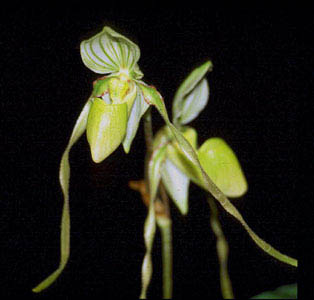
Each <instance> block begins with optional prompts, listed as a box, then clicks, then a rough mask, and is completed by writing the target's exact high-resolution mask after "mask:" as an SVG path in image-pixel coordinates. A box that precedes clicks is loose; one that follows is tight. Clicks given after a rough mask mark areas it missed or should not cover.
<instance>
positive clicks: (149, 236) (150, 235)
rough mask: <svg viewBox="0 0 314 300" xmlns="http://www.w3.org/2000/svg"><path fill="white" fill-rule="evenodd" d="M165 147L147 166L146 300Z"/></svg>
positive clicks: (150, 274)
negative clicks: (156, 205)
mask: <svg viewBox="0 0 314 300" xmlns="http://www.w3.org/2000/svg"><path fill="white" fill-rule="evenodd" d="M165 154H166V147H165V146H163V147H160V148H158V149H156V150H155V151H154V152H153V154H152V156H151V158H150V161H149V164H148V180H149V197H150V200H149V207H148V215H147V218H146V220H145V224H144V241H145V246H146V253H145V256H144V259H143V264H142V289H141V295H140V299H146V293H147V288H148V286H149V283H150V280H151V278H152V273H153V264H152V247H153V242H154V237H155V232H156V217H155V207H154V201H155V198H156V195H157V190H158V186H159V182H160V177H161V175H160V168H161V166H162V163H163V160H164V159H165Z"/></svg>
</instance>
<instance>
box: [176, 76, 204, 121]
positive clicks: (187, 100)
mask: <svg viewBox="0 0 314 300" xmlns="http://www.w3.org/2000/svg"><path fill="white" fill-rule="evenodd" d="M208 98H209V86H208V83H207V80H206V78H204V79H202V80H201V81H200V82H199V83H198V84H197V85H196V86H195V88H194V89H193V90H192V91H191V92H190V93H189V94H188V95H187V96H186V97H184V100H183V101H182V111H181V115H180V117H179V123H180V124H187V123H189V122H191V121H193V120H194V119H195V118H196V117H197V116H198V115H199V114H200V112H201V111H202V110H203V109H204V108H205V106H206V105H207V103H208Z"/></svg>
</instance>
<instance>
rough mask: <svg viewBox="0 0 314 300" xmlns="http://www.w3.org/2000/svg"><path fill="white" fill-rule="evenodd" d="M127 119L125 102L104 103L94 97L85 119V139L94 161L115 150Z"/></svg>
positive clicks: (119, 142)
mask: <svg viewBox="0 0 314 300" xmlns="http://www.w3.org/2000/svg"><path fill="white" fill-rule="evenodd" d="M127 120H128V108H127V103H121V104H106V103H105V102H104V101H103V100H101V99H99V98H95V99H94V100H93V104H92V107H91V109H90V112H89V115H88V120H87V128H86V134H87V140H88V142H89V145H90V149H91V155H92V159H93V161H94V162H96V163H99V162H101V161H103V160H104V159H105V158H106V157H108V156H109V155H110V154H111V153H112V152H113V151H115V150H116V149H117V148H118V146H119V145H120V144H121V142H122V140H123V139H124V136H125V133H126V127H127Z"/></svg>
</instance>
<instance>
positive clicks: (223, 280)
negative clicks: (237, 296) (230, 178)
mask: <svg viewBox="0 0 314 300" xmlns="http://www.w3.org/2000/svg"><path fill="white" fill-rule="evenodd" d="M207 201H208V204H209V206H210V211H211V213H210V225H211V227H212V230H213V232H214V234H215V235H216V238H217V242H216V246H217V254H218V259H219V272H220V288H221V293H222V296H223V298H224V299H234V295H233V290H232V285H231V280H230V277H229V274H228V252H229V246H228V243H227V240H226V238H225V235H224V233H223V231H222V227H221V224H220V221H219V218H218V209H217V205H216V203H215V201H214V199H213V198H212V197H210V196H209V197H208V198H207Z"/></svg>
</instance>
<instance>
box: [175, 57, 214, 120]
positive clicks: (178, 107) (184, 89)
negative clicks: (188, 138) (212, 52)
mask: <svg viewBox="0 0 314 300" xmlns="http://www.w3.org/2000/svg"><path fill="white" fill-rule="evenodd" d="M212 67H213V64H212V62H211V61H207V62H206V63H204V64H202V65H201V66H200V67H198V68H196V69H194V70H193V71H192V72H191V73H190V74H189V76H188V77H187V78H186V79H185V80H184V81H183V83H182V84H181V85H180V87H179V88H178V90H177V92H176V94H175V96H174V100H173V104H172V118H173V122H174V124H177V122H178V119H179V118H180V116H181V114H182V109H183V107H184V105H185V100H186V99H185V96H187V95H188V94H189V93H190V92H191V91H192V90H193V89H194V88H195V87H196V86H197V84H198V83H199V82H200V81H201V80H202V79H203V77H204V76H205V74H206V73H207V72H208V71H211V69H212ZM190 100H191V99H190ZM201 103H202V105H200V103H198V106H199V107H200V108H201V107H202V106H203V105H204V100H203V101H201ZM205 105H206V103H205ZM203 108H204V107H203ZM201 109H202V108H201ZM198 113H199V112H198ZM194 114H195V113H194ZM192 115H193V114H192ZM187 116H188V115H187V112H186V117H187Z"/></svg>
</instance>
